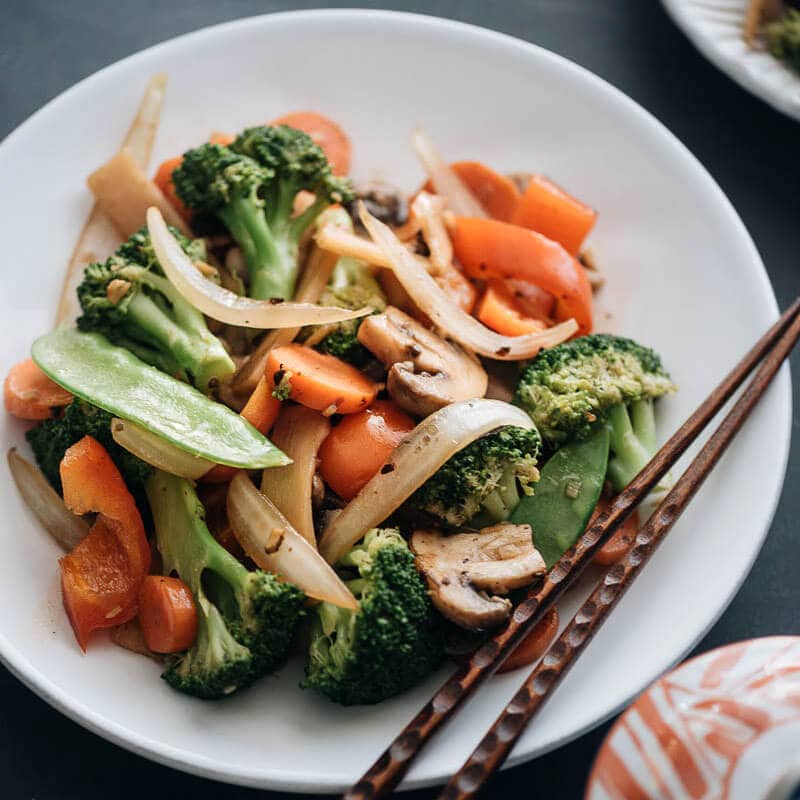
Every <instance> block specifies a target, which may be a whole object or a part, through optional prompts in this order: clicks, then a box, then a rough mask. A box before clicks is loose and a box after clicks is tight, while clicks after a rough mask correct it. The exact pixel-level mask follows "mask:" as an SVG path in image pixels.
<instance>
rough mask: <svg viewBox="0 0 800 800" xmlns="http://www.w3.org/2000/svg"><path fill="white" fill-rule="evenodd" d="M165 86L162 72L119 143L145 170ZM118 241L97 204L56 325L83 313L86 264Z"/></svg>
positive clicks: (63, 289) (109, 251)
mask: <svg viewBox="0 0 800 800" xmlns="http://www.w3.org/2000/svg"><path fill="white" fill-rule="evenodd" d="M166 86H167V76H166V75H165V74H164V73H163V72H160V73H158V74H157V75H154V76H153V77H152V78H150V80H149V81H148V82H147V86H146V87H145V90H144V96H143V97H142V101H141V103H140V104H139V109H138V110H137V112H136V116H135V117H134V120H133V123H132V124H131V127H130V128H129V129H128V133H127V134H126V136H125V139H124V140H123V142H122V145H121V146H120V149H122V148H127V149H128V151H129V152H130V154H131V155H132V156H133V158H134V159H135V160H136V163H137V164H138V165H139V166H140V167H141V168H142V169H144V168H145V167H146V166H147V163H148V162H149V161H150V153H151V152H152V149H153V140H154V139H155V135H156V131H157V130H158V122H159V118H160V117H161V106H162V105H163V103H164V92H165V90H166ZM118 244H119V232H118V231H117V229H116V228H115V227H114V224H113V223H112V222H111V220H110V219H109V218H108V217H107V216H106V215H105V214H104V213H103V211H101V209H100V208H99V206H98V205H97V204H96V203H95V205H94V207H93V208H92V210H91V212H90V213H89V217H88V219H87V220H86V222H85V223H84V226H83V230H82V231H81V234H80V236H79V237H78V242H77V244H76V245H75V249H74V250H73V251H72V256H70V260H69V264H68V265H67V272H66V275H65V276H64V283H63V284H62V286H61V297H60V298H59V301H58V311H57V312H56V321H55V326H56V327H57V328H58V327H61V326H62V325H72V323H73V322H74V321H75V319H76V318H77V317H78V316H80V313H81V307H80V303H78V295H77V293H76V291H75V290H76V289H77V288H78V284H79V283H80V282H81V281H82V280H83V272H84V270H85V269H86V265H87V264H90V263H91V262H93V261H104V260H105V259H106V258H108V256H110V255H111V254H112V253H113V252H114V250H115V248H116V247H117V245H118Z"/></svg>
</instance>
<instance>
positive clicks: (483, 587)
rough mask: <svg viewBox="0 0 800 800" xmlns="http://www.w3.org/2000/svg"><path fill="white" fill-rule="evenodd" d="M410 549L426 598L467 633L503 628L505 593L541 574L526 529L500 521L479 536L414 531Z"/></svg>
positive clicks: (507, 608)
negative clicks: (421, 577) (419, 573)
mask: <svg viewBox="0 0 800 800" xmlns="http://www.w3.org/2000/svg"><path fill="white" fill-rule="evenodd" d="M410 544H411V549H412V550H413V552H414V553H415V555H416V557H417V569H419V571H420V572H421V573H422V575H423V576H424V578H425V580H426V581H427V584H428V589H429V590H430V594H431V600H432V602H433V604H434V605H435V606H436V608H438V609H439V611H440V612H441V613H442V614H443V615H444V616H445V617H447V619H449V620H451V621H452V622H454V623H455V624H456V625H460V626H461V627H462V628H468V629H469V630H486V629H488V628H494V627H496V626H497V625H500V624H502V623H503V622H505V621H506V620H507V619H508V616H509V614H510V613H511V601H510V600H508V598H506V597H498V596H497V595H502V594H508V592H510V591H511V590H512V589H519V588H520V587H522V586H527V585H528V584H530V583H532V582H533V580H534V578H536V577H537V576H539V575H542V574H544V572H545V563H544V559H543V558H542V556H541V555H540V554H539V551H538V550H537V549H536V548H535V547H534V546H533V540H532V536H531V528H530V525H511V524H510V523H501V524H500V525H493V526H492V527H490V528H484V529H483V530H481V531H479V532H478V533H456V534H452V535H450V536H448V535H445V534H443V533H440V532H439V531H433V530H418V531H414V533H413V534H412V536H411V542H410Z"/></svg>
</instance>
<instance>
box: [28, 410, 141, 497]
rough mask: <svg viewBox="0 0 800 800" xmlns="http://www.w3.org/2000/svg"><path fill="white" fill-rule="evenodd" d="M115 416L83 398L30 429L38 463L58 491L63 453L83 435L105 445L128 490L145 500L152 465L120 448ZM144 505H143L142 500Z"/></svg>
mask: <svg viewBox="0 0 800 800" xmlns="http://www.w3.org/2000/svg"><path fill="white" fill-rule="evenodd" d="M111 419H112V416H111V414H109V413H108V412H107V411H103V410H102V409H100V408H96V407H95V406H93V405H90V404H89V403H86V402H84V401H83V400H73V401H72V403H70V404H69V405H68V406H67V407H66V409H65V410H64V413H63V414H62V415H61V416H60V417H56V418H55V419H46V420H44V421H43V422H40V423H39V424H38V425H37V426H36V427H35V428H31V429H30V430H29V431H28V432H27V433H26V434H25V436H26V438H27V439H28V442H29V444H30V446H31V448H32V449H33V454H34V456H35V457H36V463H37V464H38V465H39V468H40V469H41V470H42V473H43V474H44V476H45V477H46V478H47V480H48V481H50V483H51V484H52V485H53V488H55V489H56V490H57V491H58V492H61V475H60V474H59V465H60V464H61V459H62V458H63V457H64V453H65V452H66V451H67V449H68V448H69V447H72V445H73V444H75V442H77V441H80V440H81V439H83V437H84V436H87V435H88V436H93V437H94V438H95V439H97V441H98V442H100V444H102V445H103V447H105V449H106V450H107V451H108V454H109V455H110V456H111V459H112V461H113V462H114V463H115V464H116V466H117V469H118V470H119V471H120V473H121V474H122V477H123V479H124V481H125V483H126V484H127V486H128V489H130V491H131V492H132V493H133V495H134V496H135V497H137V501H138V500H139V499H143V488H144V482H145V480H146V479H147V477H148V476H149V475H150V473H151V471H152V469H151V467H150V465H149V464H145V462H144V461H141V460H140V459H138V458H137V457H136V456H135V455H133V454H132V453H129V452H128V451H127V450H125V449H124V448H122V447H120V446H119V445H118V444H117V443H116V442H115V441H114V439H113V438H112V436H111ZM139 507H140V508H142V507H143V506H142V504H141V503H139Z"/></svg>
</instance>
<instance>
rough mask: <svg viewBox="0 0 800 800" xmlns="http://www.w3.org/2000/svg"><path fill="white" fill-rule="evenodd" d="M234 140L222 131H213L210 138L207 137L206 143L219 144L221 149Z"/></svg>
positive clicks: (233, 137)
mask: <svg viewBox="0 0 800 800" xmlns="http://www.w3.org/2000/svg"><path fill="white" fill-rule="evenodd" d="M235 138H236V137H235V136H233V135H231V134H230V133H225V132H224V131H213V132H212V133H211V136H209V137H208V141H209V142H210V143H211V144H221V145H222V146H223V147H227V146H228V145H229V144H231V142H233V140H234V139H235Z"/></svg>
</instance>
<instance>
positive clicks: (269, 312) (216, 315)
mask: <svg viewBox="0 0 800 800" xmlns="http://www.w3.org/2000/svg"><path fill="white" fill-rule="evenodd" d="M147 228H148V230H149V231H150V238H151V239H152V241H153V248H154V249H155V251H156V256H157V257H158V262H159V264H161V266H162V268H163V269H164V272H165V273H166V275H167V277H168V278H169V279H170V281H171V282H172V283H173V285H174V286H175V288H176V289H177V290H178V291H179V292H180V293H181V294H182V295H183V296H184V297H185V298H186V300H187V301H188V302H190V303H191V304H192V305H193V306H194V307H195V308H196V309H198V310H199V311H202V312H203V314H205V315H206V316H209V317H211V318H212V319H215V320H217V321H219V322H225V323H227V324H228V325H238V326H239V327H242V328H258V329H265V328H296V327H298V326H303V325H326V324H328V323H331V322H344V321H345V320H348V319H357V318H358V317H365V316H367V315H368V314H371V313H372V309H370V308H361V309H358V310H356V311H352V310H350V309H346V308H336V307H334V306H318V305H315V304H313V303H291V302H284V301H273V300H253V299H252V298H250V297H240V296H239V295H238V294H235V293H234V292H231V291H229V290H228V289H224V288H223V287H222V286H218V285H217V284H216V283H212V282H211V281H210V280H208V279H207V278H205V277H204V276H203V275H202V274H201V273H200V272H199V270H198V269H197V268H196V267H195V265H194V264H193V263H192V262H191V260H190V259H189V256H187V255H186V253H184V252H183V250H182V249H181V246H180V245H179V244H178V242H177V240H176V239H175V237H174V236H173V235H172V234H171V233H170V232H169V229H168V228H167V224H166V223H165V222H164V217H163V216H162V215H161V212H160V211H159V210H158V209H157V208H155V207H151V208H149V209H148V210H147Z"/></svg>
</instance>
